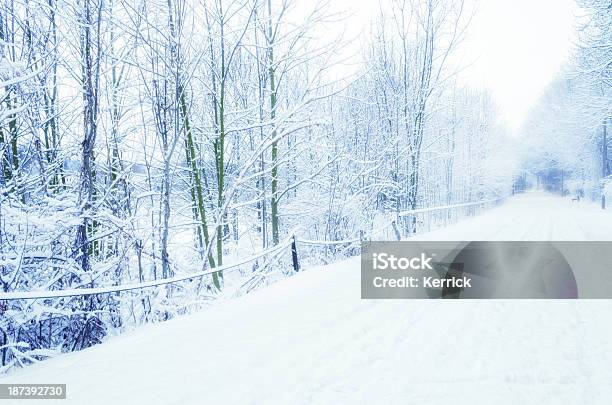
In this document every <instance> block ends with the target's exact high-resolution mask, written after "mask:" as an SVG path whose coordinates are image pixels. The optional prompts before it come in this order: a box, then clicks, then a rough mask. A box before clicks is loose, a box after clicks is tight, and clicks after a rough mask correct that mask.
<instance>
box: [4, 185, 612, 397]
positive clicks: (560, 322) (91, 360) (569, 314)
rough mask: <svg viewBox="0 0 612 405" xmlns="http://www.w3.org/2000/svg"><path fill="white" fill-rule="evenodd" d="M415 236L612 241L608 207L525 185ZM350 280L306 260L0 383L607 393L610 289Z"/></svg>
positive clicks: (290, 391)
mask: <svg viewBox="0 0 612 405" xmlns="http://www.w3.org/2000/svg"><path fill="white" fill-rule="evenodd" d="M420 238H421V239H430V240H468V239H472V240H612V210H610V211H602V210H600V209H599V208H598V207H597V206H596V205H592V204H587V203H578V204H577V203H571V202H570V201H569V200H567V199H561V198H557V197H553V196H550V195H546V194H540V193H528V194H525V195H522V196H519V197H515V198H513V199H511V200H509V201H507V202H506V203H505V204H504V205H502V206H500V207H498V208H495V209H492V210H490V211H487V212H486V213H484V214H483V215H481V216H478V217H475V218H471V219H468V220H466V221H463V222H461V223H459V224H456V225H453V226H450V227H448V228H445V229H442V230H438V231H434V232H431V233H429V234H426V235H422V236H421V237H420ZM359 283H360V271H359V260H358V259H357V258H355V259H350V260H347V261H344V262H340V263H336V264H334V265H330V266H327V267H321V268H317V269H310V270H307V271H304V272H302V273H300V274H298V275H296V276H295V277H292V278H290V279H286V280H283V281H281V282H278V283H276V284H274V285H272V286H270V287H269V288H266V289H263V290H259V291H256V292H255V293H253V294H250V295H249V296H246V297H243V298H240V299H236V300H232V301H227V302H222V303H220V304H219V305H216V306H215V307H213V308H210V309H209V310H206V311H203V312H202V313H199V314H196V315H192V316H186V317H183V318H180V319H175V320H172V321H169V322H166V323H163V324H158V325H152V326H147V327H143V328H141V329H139V330H137V331H134V332H131V333H127V334H124V335H122V336H119V337H116V338H112V339H109V340H108V341H107V342H106V343H104V344H102V345H99V346H96V347H93V348H90V349H87V350H84V351H82V352H78V353H71V354H67V355H63V356H60V357H58V358H55V359H52V360H49V361H46V362H43V363H41V364H38V365H36V366H32V367H29V368H27V369H24V370H21V371H19V372H17V373H14V374H12V375H10V376H8V377H7V378H5V379H4V380H0V382H2V383H7V382H27V383H66V384H67V393H68V399H67V400H66V401H63V402H62V403H68V404H79V405H81V404H87V405H96V404H104V405H111V404H112V405H114V404H130V405H133V404H147V405H154V404H161V405H169V404H177V405H178V404H180V405H191V404H222V403H223V404H226V403H229V404H344V403H347V404H355V403H361V404H378V403H381V404H382V403H385V404H448V403H453V404H492V403H493V404H517V403H519V404H532V403H533V404H538V405H542V404H561V403H562V404H609V403H611V401H612V366H611V365H612V317H611V314H612V301H608V300H591V301H590V300H578V301H561V300H557V301H546V300H535V301H529V300H524V301H523V300H497V301H494V300H490V301H467V300H466V301H463V300H449V301H438V300H429V301H409V300H395V301H394V300H389V301H375V300H361V299H360V286H359ZM28 403H32V402H28ZM34 403H35V401H34ZM43 403H47V402H43Z"/></svg>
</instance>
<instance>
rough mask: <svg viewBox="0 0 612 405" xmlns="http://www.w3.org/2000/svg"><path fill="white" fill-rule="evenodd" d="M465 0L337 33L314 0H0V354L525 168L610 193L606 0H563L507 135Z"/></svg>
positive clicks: (22, 354) (346, 249)
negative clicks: (573, 5) (470, 50)
mask: <svg viewBox="0 0 612 405" xmlns="http://www.w3.org/2000/svg"><path fill="white" fill-rule="evenodd" d="M472 3H473V2H472V1H468V0H389V1H381V2H380V7H379V12H378V13H377V15H375V16H372V23H371V24H370V28H369V31H368V32H366V33H364V35H363V36H360V37H359V38H358V39H356V38H349V37H346V36H344V35H343V34H342V33H340V32H338V31H337V30H334V29H333V26H334V25H335V24H338V21H340V20H342V19H343V18H345V16H344V15H343V14H342V13H338V12H337V11H335V10H334V8H333V7H332V4H331V2H325V1H319V2H314V1H312V2H310V1H297V0H1V3H0V373H3V372H7V371H9V370H11V369H13V368H19V367H22V366H25V365H28V364H31V363H35V362H38V361H41V360H43V359H45V358H47V357H49V356H52V355H54V354H56V353H58V352H70V351H76V350H80V349H83V348H86V347H89V346H92V345H95V344H98V343H100V342H102V341H103V340H104V339H106V338H107V337H109V336H113V335H116V334H120V333H122V332H123V331H126V330H130V329H132V328H135V327H137V326H140V325H143V324H147V323H154V322H160V321H165V320H168V319H171V318H174V317H176V316H178V315H181V314H186V313H191V312H194V311H199V310H202V309H204V308H205V307H206V306H208V305H209V304H210V303H211V302H212V301H213V300H217V299H220V298H231V297H235V296H239V295H242V294H246V293H248V292H249V291H252V290H253V289H256V288H260V287H261V286H265V285H267V284H269V283H272V282H274V281H275V280H278V279H279V278H283V277H288V276H290V275H291V274H293V273H294V272H295V270H297V269H298V268H299V267H307V266H308V265H310V264H320V263H329V262H333V261H335V260H339V259H340V258H343V257H346V256H349V255H354V254H357V253H358V249H359V242H360V241H362V240H385V239H394V240H395V239H401V238H408V237H410V236H411V235H414V234H416V233H419V232H421V231H424V230H429V229H432V228H435V227H440V226H444V225H445V224H447V223H450V222H453V221H456V220H457V219H458V218H459V217H461V216H466V215H472V214H474V212H475V210H477V209H480V207H481V206H484V205H485V204H488V205H490V204H495V202H496V201H498V200H500V199H503V198H505V197H507V196H510V195H512V194H513V193H516V192H519V191H522V190H523V189H524V188H525V187H524V186H525V183H526V181H527V180H525V179H526V178H527V176H535V177H538V176H541V175H542V173H544V172H546V171H550V170H552V169H559V170H561V171H562V173H566V180H565V181H566V185H565V186H561V193H562V194H563V195H565V194H566V193H567V194H576V193H581V195H583V196H585V198H590V199H592V200H599V199H600V198H601V196H602V195H603V196H605V195H606V191H608V192H610V193H612V186H609V187H610V189H609V190H608V189H607V188H606V187H607V185H608V183H607V182H606V180H609V179H610V177H609V176H610V175H611V174H612V168H611V167H610V159H609V158H608V149H609V144H610V139H609V138H610V136H608V134H609V132H610V131H609V129H608V130H607V129H606V128H607V126H609V125H610V123H611V120H612V5H611V4H610V2H609V1H605V0H578V3H579V4H578V5H579V7H580V10H581V13H582V16H581V18H580V19H579V20H578V21H579V27H578V43H577V44H576V49H575V52H574V53H573V55H572V58H571V60H570V61H568V63H567V65H566V66H565V67H564V69H563V71H562V72H561V73H560V74H559V75H558V77H557V78H555V80H554V81H553V82H552V84H551V85H550V86H549V88H548V89H547V91H546V92H545V94H543V95H542V97H541V99H540V101H539V102H538V104H537V106H536V107H535V108H534V109H533V111H532V112H531V113H530V115H529V117H528V120H527V122H526V125H525V127H524V130H523V131H522V133H521V134H520V136H510V135H509V133H508V132H509V131H508V130H507V128H505V127H504V125H503V124H501V123H500V120H499V111H498V107H497V106H496V105H495V103H494V101H493V100H492V97H491V95H490V94H489V93H488V92H487V91H486V90H485V89H481V88H474V87H473V86H469V85H466V84H465V83H463V82H462V80H460V72H461V71H462V69H464V68H465V67H464V66H462V65H461V64H460V63H458V62H457V58H456V54H457V52H458V51H459V50H460V49H461V46H462V43H463V41H464V39H465V35H466V32H467V31H468V30H469V28H470V21H471V19H472V16H473V15H474V13H477V12H478V10H477V6H475V5H474V4H472ZM364 38H367V40H364ZM356 42H358V43H356ZM346 49H356V50H355V51H354V52H353V53H352V54H351V56H350V57H347V56H346V55H347V54H346V52H344V51H343V50H346ZM347 59H348V60H347ZM535 177H534V178H535ZM538 178H539V177H538ZM566 189H567V190H566ZM610 198H612V195H610ZM472 203H474V204H480V203H482V205H472ZM431 207H459V209H458V210H451V209H446V210H438V211H433V212H430V211H427V209H428V208H431ZM292 254H293V257H292ZM298 254H299V260H300V264H299V265H296V257H297V256H298ZM251 257H253V259H251ZM292 260H293V265H292ZM232 265H235V266H236V267H234V268H231V267H230V266H232ZM215 269H220V270H215ZM230 269H232V270H231V271H230ZM234 270H236V271H234ZM194 274H195V276H194ZM190 275H191V276H190ZM190 277H191V278H190ZM169 280H170V281H172V282H169ZM147 283H148V284H147ZM122 286H128V287H129V288H127V287H126V288H125V289H123V287H122ZM130 286H138V287H133V288H132V287H130ZM79 289H83V290H84V291H85V292H84V293H82V294H67V293H66V294H63V293H61V292H62V291H69V292H70V291H72V292H74V291H75V290H79ZM92 290H93V291H92ZM87 291H89V293H87ZM22 293H23V294H22ZM30 293H33V295H31V296H28V294H30ZM2 294H4V298H5V299H3V295H2ZM10 294H14V296H11V295H10ZM10 297H13V298H11V299H8V298H10ZM210 333H214V331H210ZM202 339H203V342H205V340H206V336H202ZM204 344H205V343H204Z"/></svg>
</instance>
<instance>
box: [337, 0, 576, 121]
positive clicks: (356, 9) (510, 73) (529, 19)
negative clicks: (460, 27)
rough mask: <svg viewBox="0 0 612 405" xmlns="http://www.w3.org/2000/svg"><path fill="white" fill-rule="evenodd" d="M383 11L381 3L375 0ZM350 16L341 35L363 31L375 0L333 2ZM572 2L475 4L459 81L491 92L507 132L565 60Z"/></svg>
mask: <svg viewBox="0 0 612 405" xmlns="http://www.w3.org/2000/svg"><path fill="white" fill-rule="evenodd" d="M381 1H382V4H383V7H384V4H385V2H386V1H388V0H381ZM333 4H334V5H333V8H334V9H336V8H337V9H338V10H340V9H345V10H347V11H349V12H350V13H351V16H350V17H348V18H347V20H346V21H345V23H344V24H343V25H344V27H343V29H345V30H346V34H347V36H351V37H352V36H356V35H358V34H359V33H360V32H362V33H367V32H368V31H369V21H370V19H371V18H372V17H373V16H375V15H377V10H378V7H379V6H378V4H379V1H378V0H334V1H333ZM576 14H577V7H576V5H575V3H574V1H573V0H479V1H477V13H476V15H475V16H474V19H473V20H472V23H471V25H470V27H469V31H468V35H467V38H466V40H465V41H464V43H463V44H462V47H461V49H460V51H459V52H458V53H459V56H460V59H461V60H462V61H463V62H470V61H471V62H472V63H470V64H469V67H468V68H466V69H465V70H464V71H463V72H462V80H464V81H465V82H466V83H469V84H470V85H473V86H478V87H484V88H486V89H488V90H489V92H490V93H491V94H492V96H493V99H494V100H495V103H496V104H497V106H498V109H499V111H500V113H501V116H502V119H503V120H504V121H505V123H506V124H507V125H508V127H509V129H511V130H517V129H518V128H519V127H520V124H521V122H522V120H523V119H524V118H525V115H526V113H527V111H528V110H529V108H530V107H531V105H533V103H534V102H535V101H536V100H537V98H538V97H539V95H540V94H541V92H542V91H543V90H544V88H545V87H546V86H547V84H548V83H549V82H550V81H551V80H552V79H553V78H554V76H555V74H556V73H557V72H558V71H559V69H560V68H561V66H562V65H563V63H564V62H565V61H566V60H567V58H568V56H569V54H570V52H571V48H572V46H573V42H574V38H575V16H576Z"/></svg>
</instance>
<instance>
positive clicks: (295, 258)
mask: <svg viewBox="0 0 612 405" xmlns="http://www.w3.org/2000/svg"><path fill="white" fill-rule="evenodd" d="M291 260H292V262H293V271H295V272H298V271H300V263H299V262H298V255H297V246H296V245H295V235H293V239H292V241H291Z"/></svg>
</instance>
